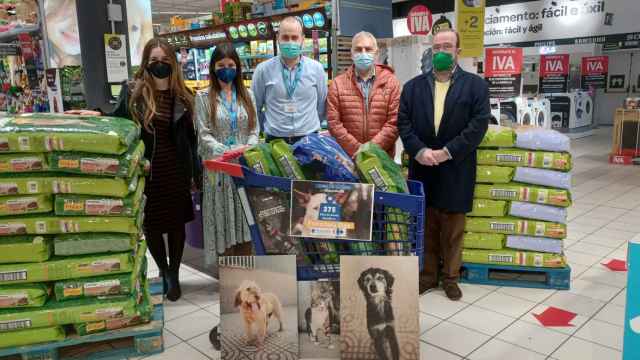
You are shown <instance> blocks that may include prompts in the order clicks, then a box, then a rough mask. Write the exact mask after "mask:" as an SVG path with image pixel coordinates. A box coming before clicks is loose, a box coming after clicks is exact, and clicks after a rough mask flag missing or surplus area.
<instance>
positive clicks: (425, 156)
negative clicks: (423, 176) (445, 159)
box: [416, 149, 439, 166]
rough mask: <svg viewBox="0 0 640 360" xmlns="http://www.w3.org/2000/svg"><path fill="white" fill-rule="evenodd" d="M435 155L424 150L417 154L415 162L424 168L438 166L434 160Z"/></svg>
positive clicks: (435, 159)
mask: <svg viewBox="0 0 640 360" xmlns="http://www.w3.org/2000/svg"><path fill="white" fill-rule="evenodd" d="M435 153H436V152H435V151H433V150H431V149H426V150H424V151H422V152H421V153H420V154H418V156H417V157H416V160H417V161H418V162H419V163H420V164H422V165H424V166H436V165H438V164H439V161H438V159H437V158H436V155H435Z"/></svg>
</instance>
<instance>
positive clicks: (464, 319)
mask: <svg viewBox="0 0 640 360" xmlns="http://www.w3.org/2000/svg"><path fill="white" fill-rule="evenodd" d="M448 321H450V322H452V323H455V324H458V325H462V326H464V327H466V328H468V329H471V330H475V331H479V332H481V333H483V334H486V335H490V336H494V335H496V334H497V333H499V332H500V331H502V330H503V329H505V328H506V327H507V326H509V325H511V323H513V322H515V321H516V319H515V318H512V317H509V316H505V315H502V314H498V313H496V312H492V311H487V310H485V309H483V308H480V307H477V306H475V305H471V306H469V307H468V308H466V309H464V310H462V311H460V312H459V313H457V314H456V315H454V316H453V317H451V318H450V319H449V320H448Z"/></svg>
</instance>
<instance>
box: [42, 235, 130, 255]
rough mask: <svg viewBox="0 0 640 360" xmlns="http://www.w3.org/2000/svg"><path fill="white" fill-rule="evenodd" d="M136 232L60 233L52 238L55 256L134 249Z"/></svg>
mask: <svg viewBox="0 0 640 360" xmlns="http://www.w3.org/2000/svg"><path fill="white" fill-rule="evenodd" d="M138 237H139V236H138V234H122V233H93V234H91V233H81V234H60V235H56V236H55V238H54V239H53V243H54V253H55V254H56V255H57V256H73V255H88V254H101V253H118V252H124V251H128V250H133V249H135V246H136V242H137V241H138Z"/></svg>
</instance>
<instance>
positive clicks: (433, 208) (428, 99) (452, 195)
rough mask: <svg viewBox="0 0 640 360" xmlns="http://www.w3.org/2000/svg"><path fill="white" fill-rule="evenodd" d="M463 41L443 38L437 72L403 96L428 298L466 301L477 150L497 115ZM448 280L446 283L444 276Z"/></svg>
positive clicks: (401, 124)
mask: <svg viewBox="0 0 640 360" xmlns="http://www.w3.org/2000/svg"><path fill="white" fill-rule="evenodd" d="M459 46H460V41H459V37H458V34H457V33H456V32H455V31H453V30H443V31H441V32H439V33H437V34H436V35H435V36H434V39H433V54H434V55H433V70H432V71H431V72H429V73H427V74H423V75H419V76H417V77H416V78H414V79H412V80H411V81H409V82H408V83H407V84H406V85H405V86H404V88H403V91H402V95H401V99H400V110H399V113H398V130H399V132H400V137H401V139H402V143H403V144H404V148H405V150H406V151H407V153H408V154H409V155H410V157H411V162H410V166H409V178H410V179H413V180H418V181H421V182H423V184H424V188H425V193H426V206H427V216H426V228H425V242H424V246H425V258H424V260H425V268H424V271H423V272H422V273H421V274H420V293H423V292H425V291H427V290H429V289H433V288H437V287H438V285H439V281H440V280H441V281H442V283H443V289H444V291H445V293H446V295H447V297H448V298H449V299H451V300H459V299H460V298H461V297H462V291H461V290H460V288H459V287H458V284H457V282H458V279H459V276H460V266H461V263H462V243H463V235H464V225H465V214H466V213H468V212H470V211H471V208H472V205H473V191H474V187H475V181H476V163H477V159H476V149H477V147H478V145H479V144H480V142H481V141H482V138H483V137H484V134H485V133H486V131H487V127H488V123H489V118H490V117H491V109H490V105H489V91H488V88H487V84H486V82H485V80H484V79H482V78H480V77H479V76H477V75H474V74H471V73H468V72H466V71H464V70H462V69H461V68H460V67H459V66H458V65H457V60H458V54H459V52H460V48H459ZM439 275H440V276H439Z"/></svg>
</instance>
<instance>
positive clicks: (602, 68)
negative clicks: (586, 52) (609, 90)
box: [582, 56, 609, 90]
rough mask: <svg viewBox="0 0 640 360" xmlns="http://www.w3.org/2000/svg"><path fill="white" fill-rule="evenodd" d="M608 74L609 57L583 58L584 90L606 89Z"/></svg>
mask: <svg viewBox="0 0 640 360" xmlns="http://www.w3.org/2000/svg"><path fill="white" fill-rule="evenodd" d="M608 73H609V57H608V56H587V57H583V58H582V88H583V89H584V90H589V89H590V88H594V89H598V88H600V89H603V88H606V87H607V75H608Z"/></svg>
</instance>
